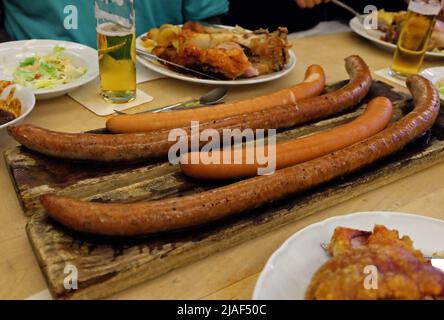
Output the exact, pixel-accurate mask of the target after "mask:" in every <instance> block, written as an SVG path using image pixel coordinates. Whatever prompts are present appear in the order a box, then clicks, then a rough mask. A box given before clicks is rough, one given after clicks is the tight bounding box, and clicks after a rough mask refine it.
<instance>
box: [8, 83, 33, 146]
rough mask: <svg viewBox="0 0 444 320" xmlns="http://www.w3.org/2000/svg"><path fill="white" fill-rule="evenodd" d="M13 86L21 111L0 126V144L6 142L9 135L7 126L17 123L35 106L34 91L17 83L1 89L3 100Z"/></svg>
mask: <svg viewBox="0 0 444 320" xmlns="http://www.w3.org/2000/svg"><path fill="white" fill-rule="evenodd" d="M14 87H15V88H16V90H15V92H14V98H17V99H19V100H20V102H21V105H22V112H21V115H20V117H18V118H16V119H14V120H12V121H10V122H7V123H5V124H3V125H1V126H0V145H1V144H3V143H4V142H6V141H7V139H8V137H9V136H8V132H7V128H8V127H9V126H10V125H13V124H19V123H21V122H23V120H24V119H25V118H26V117H27V116H28V114H29V113H30V112H31V111H32V109H34V106H35V96H34V93H33V92H32V91H31V90H30V89H28V88H25V87H23V86H21V85H18V84H13V85H10V86H8V87H6V88H5V89H4V90H3V93H2V94H1V96H0V99H2V100H4V99H5V98H6V97H7V95H8V94H9V92H10V91H11V89H12V88H14Z"/></svg>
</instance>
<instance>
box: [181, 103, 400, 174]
mask: <svg viewBox="0 0 444 320" xmlns="http://www.w3.org/2000/svg"><path fill="white" fill-rule="evenodd" d="M392 113H393V107H392V103H391V101H390V100H389V99H387V98H385V97H378V98H375V99H373V100H372V101H370V103H369V104H368V106H367V108H366V110H365V112H364V113H363V114H362V115H361V116H360V117H358V118H357V119H355V120H353V121H352V122H350V123H347V124H345V125H343V126H339V127H336V128H334V129H331V130H328V131H325V132H321V133H318V134H314V135H311V136H307V137H302V138H298V139H292V140H289V141H286V142H283V143H279V144H277V145H274V144H273V143H271V144H269V145H268V146H266V147H264V146H253V147H245V146H244V147H242V148H239V149H236V148H230V149H229V150H221V151H220V150H214V151H210V152H203V151H201V152H198V151H195V152H190V153H186V154H184V155H182V156H181V163H180V168H181V170H182V172H183V173H185V174H186V175H187V176H190V177H193V178H198V179H234V178H246V177H253V176H255V175H258V173H259V172H260V171H259V170H260V169H262V170H264V169H265V167H267V166H271V167H270V168H267V170H271V171H273V169H282V168H286V167H290V166H293V165H295V164H298V163H301V162H305V161H309V160H312V159H315V158H318V157H321V156H323V155H326V154H328V153H331V152H334V151H337V150H340V149H342V148H345V147H347V146H350V145H352V144H354V143H356V142H359V141H362V140H364V139H366V138H368V137H370V136H372V135H374V134H376V133H378V132H380V131H381V130H383V129H384V128H385V127H386V126H387V125H388V124H389V122H390V119H391V117H392ZM203 160H205V161H203ZM264 160H266V161H264ZM262 162H264V163H262Z"/></svg>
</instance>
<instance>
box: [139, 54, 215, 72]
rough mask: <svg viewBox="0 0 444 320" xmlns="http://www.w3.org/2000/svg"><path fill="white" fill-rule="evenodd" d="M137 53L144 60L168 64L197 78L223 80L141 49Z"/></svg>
mask: <svg viewBox="0 0 444 320" xmlns="http://www.w3.org/2000/svg"><path fill="white" fill-rule="evenodd" d="M136 52H137V55H138V56H140V57H142V58H145V59H147V60H150V61H157V62H160V63H164V64H167V65H170V66H173V67H175V68H178V69H181V70H184V71H186V72H189V73H192V74H194V75H197V76H200V77H205V78H208V79H211V80H221V79H219V78H216V77H214V76H212V75H209V74H206V73H204V72H201V71H198V70H195V69H191V68H188V67H185V66H182V65H180V64H177V63H174V62H171V61H168V60H165V59H162V58H159V57H158V56H156V55H154V54H151V53H148V52H146V51H143V50H141V49H137V50H136Z"/></svg>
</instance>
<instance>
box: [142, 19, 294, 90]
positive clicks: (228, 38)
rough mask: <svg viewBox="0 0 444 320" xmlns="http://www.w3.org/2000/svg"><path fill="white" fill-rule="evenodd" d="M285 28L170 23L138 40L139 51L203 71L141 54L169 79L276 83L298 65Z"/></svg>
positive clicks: (153, 68) (231, 83)
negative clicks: (268, 29) (268, 28)
mask: <svg viewBox="0 0 444 320" xmlns="http://www.w3.org/2000/svg"><path fill="white" fill-rule="evenodd" d="M287 34H288V31H287V29H286V28H279V29H278V30H276V31H274V32H268V31H267V30H263V29H261V30H256V31H249V30H246V29H243V28H241V27H228V26H222V25H211V26H208V25H203V24H200V23H197V22H187V23H185V24H184V25H171V24H166V25H163V26H161V27H160V28H155V29H151V30H149V31H148V32H147V33H146V34H143V35H141V36H139V37H138V38H137V49H138V50H143V51H145V52H147V53H149V54H151V55H154V56H155V57H157V58H159V59H162V60H163V61H165V60H166V61H167V62H171V63H172V64H174V65H179V66H181V67H185V68H188V69H192V70H195V71H197V72H199V73H201V74H202V76H199V74H197V73H193V72H191V73H189V72H187V71H186V70H184V68H177V67H174V65H172V64H165V63H162V62H160V61H159V60H157V61H156V60H153V59H146V58H144V57H143V56H139V55H138V57H137V59H138V60H139V62H140V63H142V64H143V65H144V66H146V67H147V68H149V69H151V70H153V71H156V72H158V73H160V74H163V75H165V76H168V77H172V78H175V79H180V80H184V81H190V82H197V83H205V84H213V85H242V84H254V83H262V82H267V81H272V80H275V79H278V78H281V77H283V76H285V75H286V74H288V73H289V72H290V71H291V70H292V69H293V68H294V67H295V65H296V56H295V54H294V53H293V52H292V51H291V50H290V47H291V45H290V44H289V42H288V40H287Z"/></svg>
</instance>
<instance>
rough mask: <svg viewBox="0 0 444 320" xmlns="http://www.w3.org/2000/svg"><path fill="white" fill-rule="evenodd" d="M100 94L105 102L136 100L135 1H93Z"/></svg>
mask: <svg viewBox="0 0 444 320" xmlns="http://www.w3.org/2000/svg"><path fill="white" fill-rule="evenodd" d="M94 5H95V16H96V20H97V26H96V30H97V47H98V52H99V71H100V87H101V95H102V97H103V98H104V99H105V101H107V102H112V103H125V102H128V101H131V100H134V99H135V98H136V32H135V31H136V28H135V12H134V0H95V4H94Z"/></svg>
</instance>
